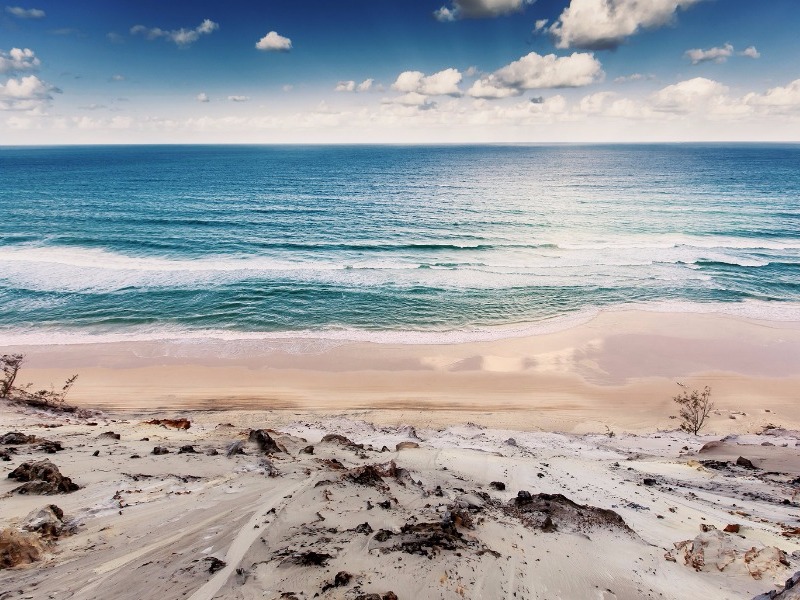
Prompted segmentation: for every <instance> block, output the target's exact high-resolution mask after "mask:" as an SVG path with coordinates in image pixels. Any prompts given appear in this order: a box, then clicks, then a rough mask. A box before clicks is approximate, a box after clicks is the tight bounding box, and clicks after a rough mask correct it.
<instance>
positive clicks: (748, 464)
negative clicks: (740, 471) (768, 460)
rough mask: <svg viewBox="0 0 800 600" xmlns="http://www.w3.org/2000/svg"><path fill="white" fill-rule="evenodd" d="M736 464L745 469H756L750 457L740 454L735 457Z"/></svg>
mask: <svg viewBox="0 0 800 600" xmlns="http://www.w3.org/2000/svg"><path fill="white" fill-rule="evenodd" d="M736 464H737V465H739V466H740V467H744V468H745V469H756V468H757V467H756V466H755V465H754V464H753V463H752V461H750V459H748V458H745V457H743V456H740V457H739V458H737V459H736Z"/></svg>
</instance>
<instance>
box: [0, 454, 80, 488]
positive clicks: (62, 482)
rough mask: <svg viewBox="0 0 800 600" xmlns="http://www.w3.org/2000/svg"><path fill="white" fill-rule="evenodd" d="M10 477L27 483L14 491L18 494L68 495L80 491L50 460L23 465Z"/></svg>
mask: <svg viewBox="0 0 800 600" xmlns="http://www.w3.org/2000/svg"><path fill="white" fill-rule="evenodd" d="M8 477H9V478H10V479H16V480H17V481H22V482H26V483H24V484H23V485H21V486H19V487H18V488H15V489H14V490H12V491H13V492H15V493H17V494H68V493H69V492H74V491H75V490H77V489H80V488H79V486H78V485H77V484H75V483H73V481H72V480H71V479H70V478H69V477H64V476H63V475H62V474H61V472H60V471H59V470H58V467H56V466H55V465H54V464H53V463H51V462H50V461H49V460H39V461H35V462H30V463H28V462H26V463H22V464H21V465H20V466H18V467H17V468H16V469H14V470H13V471H11V473H9V474H8Z"/></svg>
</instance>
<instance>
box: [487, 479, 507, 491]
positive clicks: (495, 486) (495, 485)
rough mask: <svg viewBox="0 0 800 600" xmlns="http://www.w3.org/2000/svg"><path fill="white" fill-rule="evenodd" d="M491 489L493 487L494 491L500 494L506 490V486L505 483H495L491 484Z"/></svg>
mask: <svg viewBox="0 0 800 600" xmlns="http://www.w3.org/2000/svg"><path fill="white" fill-rule="evenodd" d="M489 487H491V488H492V489H494V490H497V491H498V492H502V491H503V490H505V489H506V484H505V483H503V482H502V481H493V482H491V483H490V484H489Z"/></svg>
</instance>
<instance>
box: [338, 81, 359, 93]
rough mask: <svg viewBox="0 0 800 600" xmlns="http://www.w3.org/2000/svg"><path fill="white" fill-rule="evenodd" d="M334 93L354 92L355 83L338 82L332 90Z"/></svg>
mask: <svg viewBox="0 0 800 600" xmlns="http://www.w3.org/2000/svg"><path fill="white" fill-rule="evenodd" d="M334 91H335V92H354V91H356V82H355V81H353V80H350V81H340V82H339V83H337V84H336V87H335V88H334Z"/></svg>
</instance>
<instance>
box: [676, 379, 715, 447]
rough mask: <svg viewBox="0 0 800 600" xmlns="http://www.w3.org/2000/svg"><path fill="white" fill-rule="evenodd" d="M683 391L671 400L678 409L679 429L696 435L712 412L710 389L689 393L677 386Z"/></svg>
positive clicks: (712, 404)
mask: <svg viewBox="0 0 800 600" xmlns="http://www.w3.org/2000/svg"><path fill="white" fill-rule="evenodd" d="M678 385H680V386H681V387H682V388H684V390H683V391H682V392H681V393H680V394H678V395H677V396H674V397H673V398H672V399H673V401H675V403H676V404H677V405H678V406H679V407H680V410H679V412H678V417H679V418H680V420H681V429H682V430H683V431H685V432H687V433H692V434H694V435H697V434H698V433H700V430H701V429H702V428H703V427H704V426H705V424H706V421H707V420H708V415H709V414H710V413H711V411H712V410H714V403H713V402H712V401H711V388H710V387H708V386H706V387H705V388H703V391H699V390H692V391H689V390H688V389H686V388H685V386H684V385H682V384H680V383H679V384H678Z"/></svg>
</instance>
